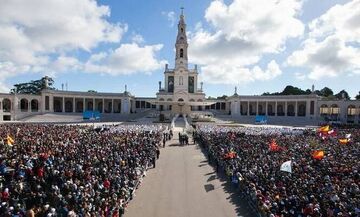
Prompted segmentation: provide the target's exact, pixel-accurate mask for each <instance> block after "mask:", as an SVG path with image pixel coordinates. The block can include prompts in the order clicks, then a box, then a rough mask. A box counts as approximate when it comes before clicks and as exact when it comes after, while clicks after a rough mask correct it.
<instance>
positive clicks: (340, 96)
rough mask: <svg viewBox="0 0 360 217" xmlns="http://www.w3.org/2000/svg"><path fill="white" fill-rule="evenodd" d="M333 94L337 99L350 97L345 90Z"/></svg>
mask: <svg viewBox="0 0 360 217" xmlns="http://www.w3.org/2000/svg"><path fill="white" fill-rule="evenodd" d="M335 96H336V98H337V99H347V100H349V99H350V96H349V94H348V92H346V91H345V90H341V91H340V92H339V93H337V94H335Z"/></svg>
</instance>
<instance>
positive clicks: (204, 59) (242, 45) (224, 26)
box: [189, 0, 304, 83]
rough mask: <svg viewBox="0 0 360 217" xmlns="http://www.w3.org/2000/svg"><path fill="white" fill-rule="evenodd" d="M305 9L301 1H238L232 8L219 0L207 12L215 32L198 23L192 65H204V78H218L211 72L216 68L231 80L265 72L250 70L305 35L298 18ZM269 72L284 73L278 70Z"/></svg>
mask: <svg viewBox="0 0 360 217" xmlns="http://www.w3.org/2000/svg"><path fill="white" fill-rule="evenodd" d="M301 6H302V1H300V0H287V1H278V0H234V1H233V2H232V3H230V4H229V5H226V4H225V3H224V2H223V1H220V0H215V1H213V2H212V3H211V4H210V6H209V7H208V8H207V10H206V13H205V19H206V21H207V22H208V23H209V24H210V26H211V27H212V28H213V31H209V30H205V29H204V28H202V27H201V25H200V24H197V27H196V30H195V32H194V33H193V34H191V35H190V46H189V57H190V58H191V61H192V62H195V63H199V64H201V65H203V67H202V71H203V74H204V78H205V77H206V76H208V75H209V76H210V77H213V78H216V77H217V76H214V74H212V72H210V71H208V70H213V69H217V70H221V72H222V73H221V74H222V75H223V76H224V77H231V78H236V77H234V74H238V75H248V74H249V73H255V74H257V72H260V71H262V70H260V68H259V67H256V66H255V67H253V68H252V69H249V67H251V65H254V64H257V63H258V62H259V61H260V60H261V57H262V56H263V55H264V54H273V53H278V52H281V51H283V50H284V49H285V43H286V40H287V39H289V38H294V37H299V36H301V35H302V34H303V31H304V26H303V24H302V22H301V21H300V20H299V19H297V15H298V13H299V12H300V10H301ZM271 65H274V64H273V63H271ZM276 65H277V64H276ZM237 70H238V71H237ZM266 72H268V73H274V75H276V76H278V75H279V74H280V73H277V72H278V71H277V70H269V69H268V70H266ZM258 74H261V73H258ZM264 75H266V78H274V77H275V76H271V75H268V74H264ZM237 79H238V80H240V77H238V78H237ZM241 79H242V81H243V82H246V81H254V80H261V79H262V78H261V77H259V76H255V75H253V74H249V76H243V77H241ZM226 80H227V79H220V80H219V79H217V80H215V79H207V82H212V83H218V82H220V81H221V82H230V81H226Z"/></svg>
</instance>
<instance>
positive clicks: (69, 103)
mask: <svg viewBox="0 0 360 217" xmlns="http://www.w3.org/2000/svg"><path fill="white" fill-rule="evenodd" d="M72 111H73V102H72V101H71V100H67V101H65V112H72Z"/></svg>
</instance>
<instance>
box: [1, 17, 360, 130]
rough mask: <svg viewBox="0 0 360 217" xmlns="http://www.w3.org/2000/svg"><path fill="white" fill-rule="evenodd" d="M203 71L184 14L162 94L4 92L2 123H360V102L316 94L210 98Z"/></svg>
mask: <svg viewBox="0 0 360 217" xmlns="http://www.w3.org/2000/svg"><path fill="white" fill-rule="evenodd" d="M198 84H199V82H198V69H197V66H196V65H195V66H194V68H192V69H189V67H188V42H187V36H186V23H185V17H184V15H183V14H181V15H180V20H179V23H178V30H177V37H176V42H175V65H174V68H169V66H168V65H167V64H166V65H165V70H164V83H163V85H162V82H161V81H159V90H158V92H157V93H156V97H153V98H149V97H135V96H133V95H131V94H130V92H128V91H127V89H126V88H125V91H124V92H123V93H98V92H78V91H63V90H61V91H60V90H50V89H47V88H45V89H44V90H43V91H42V92H41V94H39V95H29V94H7V93H0V108H1V109H0V121H13V120H22V119H23V118H26V117H29V116H32V115H36V114H39V115H41V114H47V113H73V114H81V113H83V112H84V111H89V110H90V111H99V112H100V113H103V114H112V115H116V114H118V115H128V114H130V113H141V112H144V111H148V110H153V111H156V112H158V113H159V112H163V113H167V114H169V115H174V114H187V115H191V114H194V113H203V112H205V113H214V114H221V115H224V116H228V117H230V118H240V120H241V118H245V117H250V118H251V116H258V115H260V116H268V117H271V118H272V120H276V119H281V118H289V119H294V120H295V119H296V120H305V121H306V120H312V121H337V122H343V123H360V100H328V99H325V98H322V97H319V96H317V95H316V94H310V95H286V96H279V95H276V96H247V95H239V94H238V93H237V91H236V88H235V91H234V94H233V95H232V96H229V97H227V98H221V99H219V98H218V99H207V98H206V95H205V93H204V92H203V83H200V85H198Z"/></svg>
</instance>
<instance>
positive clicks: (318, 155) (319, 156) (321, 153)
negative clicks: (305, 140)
mask: <svg viewBox="0 0 360 217" xmlns="http://www.w3.org/2000/svg"><path fill="white" fill-rule="evenodd" d="M324 156H325V152H324V151H322V150H316V151H314V152H313V153H312V157H313V158H314V159H316V160H322V159H323V158H324Z"/></svg>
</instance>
